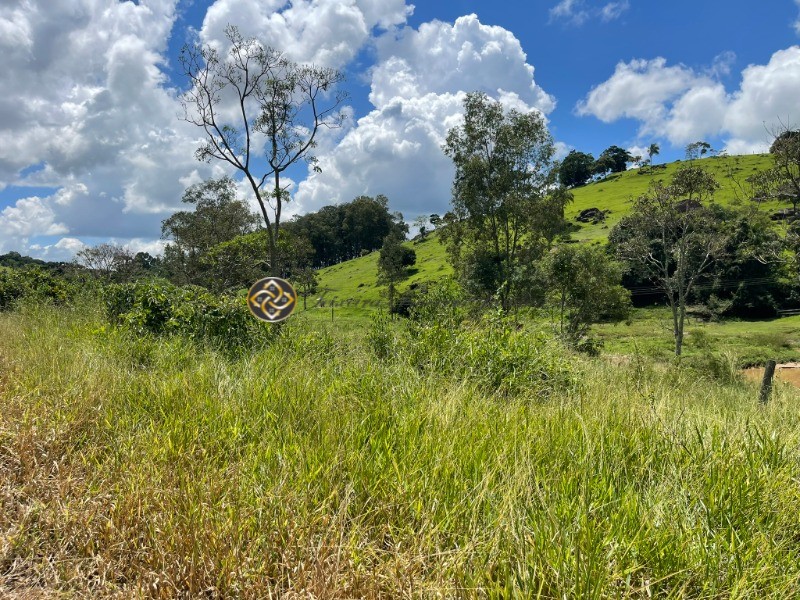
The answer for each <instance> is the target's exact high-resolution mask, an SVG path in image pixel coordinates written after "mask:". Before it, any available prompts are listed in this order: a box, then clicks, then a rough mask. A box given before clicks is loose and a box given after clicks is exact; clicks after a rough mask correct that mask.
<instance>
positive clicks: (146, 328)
mask: <svg viewBox="0 0 800 600" xmlns="http://www.w3.org/2000/svg"><path fill="white" fill-rule="evenodd" d="M104 300H105V305H106V313H107V315H108V318H109V320H110V321H111V322H112V323H113V324H115V325H124V326H127V327H129V328H131V329H132V330H133V331H135V332H137V333H152V334H156V335H169V334H180V335H185V336H187V337H189V338H191V339H195V340H199V341H204V342H207V343H211V344H212V345H214V346H216V347H218V348H220V349H223V350H228V351H238V350H242V349H245V348H250V347H253V346H255V345H258V344H261V343H264V342H266V341H268V340H269V339H271V338H272V337H273V336H274V335H275V333H276V332H277V327H275V326H270V325H268V324H263V323H260V322H259V321H257V320H256V319H254V318H253V316H252V315H251V314H250V311H249V310H248V309H247V305H246V300H245V299H244V298H237V297H231V296H215V295H213V294H211V293H209V292H207V291H206V290H204V289H203V288H200V287H197V286H185V287H177V286H174V285H172V284H170V283H166V282H157V281H152V282H137V283H130V284H121V285H120V284H115V285H109V286H107V287H106V288H105V290H104Z"/></svg>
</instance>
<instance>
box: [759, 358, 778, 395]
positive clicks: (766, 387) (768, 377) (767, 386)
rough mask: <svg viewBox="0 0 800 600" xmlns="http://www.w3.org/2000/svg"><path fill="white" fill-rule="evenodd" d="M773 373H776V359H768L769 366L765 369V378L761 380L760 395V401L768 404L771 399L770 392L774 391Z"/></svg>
mask: <svg viewBox="0 0 800 600" xmlns="http://www.w3.org/2000/svg"><path fill="white" fill-rule="evenodd" d="M773 375H775V361H774V360H768V361H767V367H766V368H765V369H764V379H762V380H761V393H760V394H759V395H758V401H759V402H760V403H761V404H766V403H767V401H768V400H769V394H770V392H771V391H772V376H773Z"/></svg>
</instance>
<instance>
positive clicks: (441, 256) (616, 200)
mask: <svg viewBox="0 0 800 600" xmlns="http://www.w3.org/2000/svg"><path fill="white" fill-rule="evenodd" d="M697 162H698V164H700V165H702V166H703V167H704V168H705V169H707V170H708V171H710V172H711V173H713V174H714V175H715V176H716V177H717V179H718V181H719V182H720V185H721V186H722V187H721V188H720V190H719V191H718V192H717V194H716V201H717V202H719V203H721V204H730V203H732V202H735V201H736V198H737V188H736V183H735V182H734V181H733V180H731V175H732V176H733V177H734V178H735V179H736V180H738V181H739V182H742V183H743V182H744V179H745V178H746V177H748V176H749V175H751V174H753V173H756V172H758V171H760V170H763V169H766V168H768V167H769V166H770V165H771V159H770V157H769V155H767V154H756V155H752V156H730V157H714V158H705V159H702V160H699V161H697ZM680 166H681V161H676V162H673V163H669V164H667V165H666V166H665V168H663V169H655V170H652V171H644V170H639V169H631V170H630V171H626V172H624V173H615V174H613V175H611V176H610V177H607V178H606V179H604V180H602V181H598V182H594V183H591V184H589V185H585V186H583V187H580V188H576V189H574V190H572V193H573V195H574V200H573V202H572V203H571V204H570V205H569V206H568V207H567V210H566V217H567V219H568V220H569V222H570V223H572V224H573V225H574V226H575V230H574V231H573V233H572V237H573V238H574V239H576V240H579V241H586V242H599V241H603V240H605V239H606V237H607V236H608V232H609V231H610V230H611V228H612V227H613V226H614V225H615V224H616V223H618V222H619V220H620V219H621V218H622V217H623V216H625V215H626V214H627V213H628V211H629V210H630V207H631V201H632V200H633V199H634V198H636V197H638V196H640V195H641V194H643V193H645V192H646V191H647V188H648V186H649V185H650V182H651V181H654V180H663V181H669V179H670V178H671V177H672V175H673V174H674V173H675V172H676V171H677V170H678V168H679V167H680ZM738 195H739V196H741V192H739V194H738ZM779 206H781V205H780V204H779V203H778V202H770V203H767V204H766V206H765V208H766V209H777V208H778V207H779ZM587 208H598V209H600V210H608V211H610V213H608V215H607V217H606V220H605V222H604V223H598V224H590V223H578V222H577V221H576V220H575V217H577V216H578V214H580V212H581V211H582V210H584V209H587ZM408 244H409V245H411V246H412V247H413V248H414V250H415V251H416V253H417V264H416V265H415V266H414V268H413V269H412V275H411V277H409V278H408V279H407V280H406V281H404V282H403V284H402V285H401V286H400V290H401V291H402V290H405V289H408V287H409V286H412V285H414V284H419V283H422V282H426V281H435V280H436V279H438V278H440V277H442V276H446V275H450V274H451V273H452V268H451V267H450V265H449V264H448V262H447V257H446V255H445V249H444V246H442V245H441V244H440V243H439V239H438V236H437V235H436V234H432V235H429V236H428V237H427V238H426V239H425V240H424V241H421V242H420V241H415V242H408ZM377 271H378V253H377V252H373V253H371V254H369V255H367V256H363V257H361V258H356V259H354V260H350V261H347V262H344V263H340V264H338V265H334V266H332V267H328V268H326V269H322V270H320V272H319V281H320V294H319V296H321V297H322V298H324V299H325V300H326V301H330V300H335V301H336V302H337V303H340V302H344V301H348V300H350V301H351V302H353V303H355V304H358V305H363V303H378V302H381V301H382V298H381V290H382V288H381V287H380V286H378V283H377ZM316 303H317V302H311V300H310V299H309V308H310V307H311V306H312V305H316Z"/></svg>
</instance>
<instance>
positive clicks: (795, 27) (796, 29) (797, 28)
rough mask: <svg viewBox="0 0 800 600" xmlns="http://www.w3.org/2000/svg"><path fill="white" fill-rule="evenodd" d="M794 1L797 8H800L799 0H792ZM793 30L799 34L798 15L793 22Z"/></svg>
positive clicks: (799, 21)
mask: <svg viewBox="0 0 800 600" xmlns="http://www.w3.org/2000/svg"><path fill="white" fill-rule="evenodd" d="M794 3H795V4H797V7H798V8H800V0H794ZM794 30H795V32H796V33H797V35H800V17H798V18H797V21H795V22H794Z"/></svg>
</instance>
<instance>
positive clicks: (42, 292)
mask: <svg viewBox="0 0 800 600" xmlns="http://www.w3.org/2000/svg"><path fill="white" fill-rule="evenodd" d="M80 290H81V284H80V282H78V281H72V280H70V279H67V278H66V277H62V276H59V275H55V274H53V273H50V272H49V271H45V270H43V269H40V268H38V267H34V268H28V269H0V311H3V310H11V309H13V308H14V307H15V306H16V305H17V303H18V302H20V301H22V300H32V301H38V302H52V303H54V304H57V305H64V304H67V303H69V302H71V301H72V300H74V299H75V297H76V296H77V295H78V293H79V292H80Z"/></svg>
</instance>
